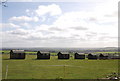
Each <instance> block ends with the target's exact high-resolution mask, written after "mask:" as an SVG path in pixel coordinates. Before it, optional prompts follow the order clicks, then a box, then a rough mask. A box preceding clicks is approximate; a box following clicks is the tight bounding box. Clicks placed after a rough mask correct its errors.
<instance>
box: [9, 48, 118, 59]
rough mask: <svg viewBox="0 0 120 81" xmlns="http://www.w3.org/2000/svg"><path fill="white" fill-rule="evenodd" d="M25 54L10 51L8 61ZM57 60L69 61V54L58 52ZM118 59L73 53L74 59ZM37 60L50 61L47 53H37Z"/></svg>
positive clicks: (21, 51) (105, 55)
mask: <svg viewBox="0 0 120 81" xmlns="http://www.w3.org/2000/svg"><path fill="white" fill-rule="evenodd" d="M25 56H26V53H25V51H24V50H11V51H10V59H25ZM57 56H58V59H69V58H70V54H69V53H68V52H58V54H57ZM86 57H87V58H88V59H120V56H119V55H111V54H99V55H98V54H91V53H89V54H87V55H86V54H85V53H75V54H74V59H85V58H86ZM37 59H50V53H49V52H40V51H38V52H37Z"/></svg>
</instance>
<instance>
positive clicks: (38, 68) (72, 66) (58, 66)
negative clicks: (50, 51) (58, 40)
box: [2, 54, 118, 79]
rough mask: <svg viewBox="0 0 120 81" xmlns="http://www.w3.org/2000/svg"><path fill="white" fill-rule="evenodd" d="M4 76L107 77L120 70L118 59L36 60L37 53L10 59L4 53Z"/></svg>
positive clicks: (48, 77)
mask: <svg viewBox="0 0 120 81" xmlns="http://www.w3.org/2000/svg"><path fill="white" fill-rule="evenodd" d="M2 59H3V64H2V73H3V75H2V78H3V79H4V78H5V75H6V66H7V65H8V75H7V79H56V78H63V79H97V78H105V77H106V76H107V75H108V74H110V73H111V72H118V60H88V59H85V60H75V59H73V57H71V58H70V59H69V60H58V59H57V56H51V59H50V60H36V55H27V56H26V59H25V60H10V59H9V55H8V54H3V58H2Z"/></svg>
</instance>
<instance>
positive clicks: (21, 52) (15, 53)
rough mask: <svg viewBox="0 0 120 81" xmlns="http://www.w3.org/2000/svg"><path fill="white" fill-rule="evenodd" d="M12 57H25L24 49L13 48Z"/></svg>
mask: <svg viewBox="0 0 120 81" xmlns="http://www.w3.org/2000/svg"><path fill="white" fill-rule="evenodd" d="M10 59H25V52H24V50H11V51H10Z"/></svg>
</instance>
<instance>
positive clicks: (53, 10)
mask: <svg viewBox="0 0 120 81" xmlns="http://www.w3.org/2000/svg"><path fill="white" fill-rule="evenodd" d="M35 12H36V14H37V15H38V16H43V15H46V14H50V16H56V15H60V14H61V13H62V10H61V8H60V7H59V5H56V4H51V5H48V6H44V5H40V6H39V7H38V9H37V10H35Z"/></svg>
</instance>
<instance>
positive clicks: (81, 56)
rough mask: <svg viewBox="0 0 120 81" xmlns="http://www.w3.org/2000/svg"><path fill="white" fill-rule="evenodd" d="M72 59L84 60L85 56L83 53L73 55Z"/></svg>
mask: <svg viewBox="0 0 120 81" xmlns="http://www.w3.org/2000/svg"><path fill="white" fill-rule="evenodd" d="M74 59H85V54H84V53H75V54H74Z"/></svg>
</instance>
